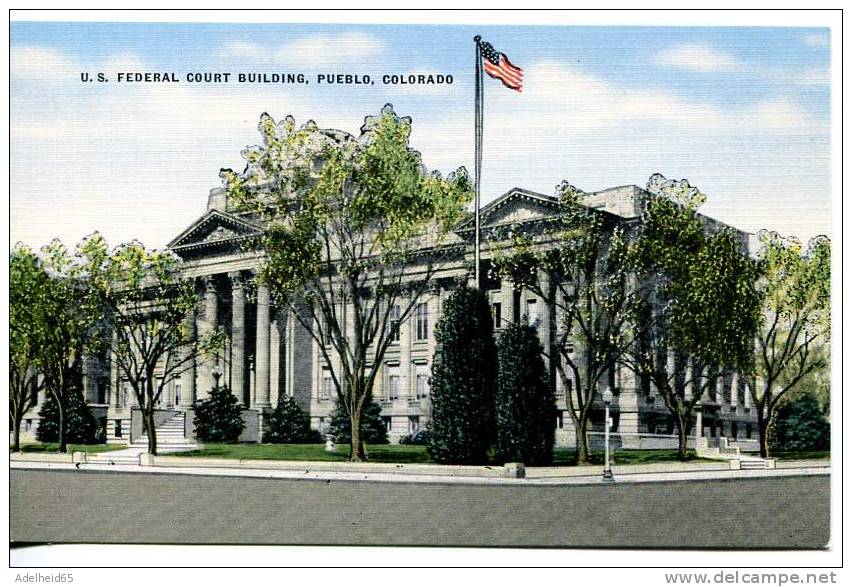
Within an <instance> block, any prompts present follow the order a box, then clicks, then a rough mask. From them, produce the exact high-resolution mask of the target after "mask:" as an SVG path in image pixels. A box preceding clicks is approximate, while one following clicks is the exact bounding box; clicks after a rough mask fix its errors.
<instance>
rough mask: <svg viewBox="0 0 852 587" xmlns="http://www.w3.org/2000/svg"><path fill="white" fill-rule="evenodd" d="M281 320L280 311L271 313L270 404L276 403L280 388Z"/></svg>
mask: <svg viewBox="0 0 852 587" xmlns="http://www.w3.org/2000/svg"><path fill="white" fill-rule="evenodd" d="M280 322H281V315H280V312H278V311H277V310H276V311H275V312H274V313H273V316H272V319H271V320H270V322H269V400H270V404H271V405H278V402H279V401H280V400H279V395H280V394H281V388H280V387H279V382H280V381H281V330H280V328H281V327H280V325H279V323H280Z"/></svg>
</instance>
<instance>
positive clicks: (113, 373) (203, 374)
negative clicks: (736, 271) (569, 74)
mask: <svg viewBox="0 0 852 587" xmlns="http://www.w3.org/2000/svg"><path fill="white" fill-rule="evenodd" d="M647 195H648V193H647V192H645V191H644V190H643V189H641V188H639V187H637V186H622V187H616V188H611V189H606V190H603V191H600V192H596V193H591V194H589V195H588V197H587V200H586V202H587V204H588V205H589V206H590V207H592V208H595V209H598V210H600V211H602V212H603V213H607V214H609V215H611V216H612V217H613V218H614V219H615V220H616V221H617V222H621V223H625V224H630V223H635V222H637V221H638V218H639V216H640V213H641V209H642V202H643V198H645V197H646V196H647ZM557 203H558V200H557V199H556V198H555V197H552V196H546V195H542V194H538V193H534V192H531V191H527V190H524V189H519V188H515V189H512V190H510V191H508V192H507V193H505V194H503V195H501V196H500V197H498V198H496V199H495V200H494V201H492V202H491V203H489V204H488V205H486V206H484V207H483V208H482V210H481V224H482V230H483V233H488V232H489V231H491V230H492V229H494V228H495V227H500V226H503V225H509V224H512V225H515V226H516V227H518V228H519V229H521V230H523V228H524V227H525V226H529V227H531V226H534V225H535V224H536V223H538V222H540V221H542V220H546V219H547V218H548V217H550V216H552V215H553V214H554V213H555V210H556V206H557ZM707 222H708V223H709V224H710V225H715V226H717V227H718V226H721V225H720V224H719V223H717V222H715V221H713V220H710V219H707ZM472 224H473V223H472V220H470V221H468V222H466V223H462V224H461V225H460V226H459V227H458V229H457V230H456V232H455V234H454V235H453V238H455V239H456V240H457V241H458V242H460V243H467V245H468V246H467V247H466V252H465V253H464V254H463V255H461V256H459V257H458V258H457V259H455V260H454V261H450V262H448V263H445V264H444V265H441V266H440V267H439V268H438V270H437V272H436V274H435V276H434V279H433V284H432V287H431V288H430V290H429V292H428V293H427V294H425V295H424V296H423V297H422V299H421V300H420V302H419V304H418V305H417V306H416V307H415V309H414V311H413V312H412V314H411V315H410V317H409V318H408V319H407V320H406V321H405V322H404V323H402V324H401V325H400V329H399V336H398V340H396V341H394V344H392V345H391V347H390V349H389V351H388V352H387V354H386V356H385V359H384V364H383V365H382V366H381V371H380V376H379V377H378V378H377V381H376V387H375V389H374V398H375V399H376V400H377V401H378V402H379V403H380V405H381V408H382V418H383V420H384V422H385V426H386V427H387V430H388V432H389V436H390V438H391V440H392V441H396V440H398V439H399V438H400V437H401V436H403V435H405V434H409V433H413V432H416V431H418V430H421V429H424V428H425V427H427V426H428V424H429V419H430V412H431V404H430V394H429V378H430V372H431V363H432V357H433V354H434V351H435V337H434V332H435V326H436V323H437V321H438V320H439V318H440V316H441V308H442V301H443V300H444V299H445V297H446V296H447V295H448V294H449V293H450V292H451V291H452V289H453V288H454V287H455V286H456V285H457V284H458V283H459V282H463V281H467V280H469V279H470V274H471V267H472V265H473V257H474V251H473V228H472ZM263 230H264V228H263V226H262V225H260V224H258V223H257V222H256V221H254V220H252V219H251V218H250V217H248V216H246V215H243V214H240V213H237V212H236V211H235V210H234V207H233V206H232V205H231V203H230V202H229V201H228V197H227V194H226V193H225V191H224V190H222V189H214V190H212V191H211V192H210V195H209V199H208V204H207V210H206V211H205V212H204V213H203V214H202V215H201V216H200V217H199V218H198V219H197V220H196V221H195V222H193V223H192V224H191V225H190V226H189V227H187V228H186V230H184V231H183V232H181V233H180V234H179V235H178V236H177V237H176V238H174V240H172V242H171V243H169V245H168V248H169V249H170V250H172V251H173V252H174V253H175V254H177V255H178V256H179V257H180V258H181V259H183V261H184V266H185V269H184V270H185V272H186V275H187V276H189V277H192V278H194V279H196V280H197V284H198V288H199V291H200V292H201V297H202V301H201V304H200V305H199V307H198V308H197V309H196V311H195V315H194V316H192V317H191V319H190V320H189V324H190V327H191V328H195V329H197V332H198V334H204V333H207V332H210V331H211V330H212V329H214V328H221V329H224V331H225V332H227V333H228V335H229V343H228V346H227V348H225V349H224V351H223V352H221V353H220V355H219V356H218V357H212V358H209V359H203V360H202V359H199V360H198V361H197V362H196V364H195V365H194V366H193V367H192V368H190V369H188V370H186V371H184V372H183V373H182V374H181V375H180V376H178V377H177V378H175V379H173V380H172V381H169V382H167V385H166V388H165V389H166V391H165V392H164V395H163V397H162V398H161V400H160V405H159V406H158V407H159V408H160V409H161V411H162V414H164V416H162V417H160V421H162V422H164V425H166V424H167V423H168V422H167V421H169V422H170V424H169V425H170V426H171V428H172V429H174V427H175V422H177V428H178V430H181V429H182V430H183V435H184V436H186V437H187V438H190V439H191V438H192V435H193V426H192V413H193V406H194V404H195V402H197V401H199V400H203V399H205V398H206V397H207V396H208V395H209V392H210V390H211V389H212V388H213V387H214V384H215V383H216V382H217V381H218V383H219V384H221V385H227V386H228V387H229V388H230V389H231V390H232V392H233V393H234V395H235V396H236V397H237V398H238V400H239V401H240V403H241V404H242V406H243V407H244V419H245V421H246V424H247V426H246V430H245V432H244V433H243V436H242V440H244V441H249V442H257V441H262V437H263V419H264V417H265V416H266V415H268V413H269V412H270V411H271V410H272V409H273V408H274V407H275V406H276V404H277V403H278V401H279V398H281V397H283V396H291V397H293V398H295V399H296V400H297V402H298V403H299V404H300V405H301V406H302V407H303V408H304V409H305V410H306V411H307V412H308V414H310V418H311V425H312V427H313V428H315V429H317V430H319V431H321V432H324V431H326V430H327V428H328V426H329V421H330V414H331V412H332V410H333V408H334V404H335V398H336V392H335V388H334V384H333V380H332V377H331V373H330V372H329V370H328V368H327V366H326V365H325V363H324V361H323V359H322V355H321V352H320V349H319V348H318V347H317V343H316V342H315V341H314V339H313V338H312V337H311V335H310V333H308V332H307V331H305V329H304V328H303V327H302V326H301V325H300V323H299V322H298V321H297V320H296V319H294V317H293V316H291V315H289V311H288V309H287V308H282V307H276V306H275V305H274V304H273V303H272V302H271V299H270V292H269V290H268V289H267V287H266V286H265V285H258V286H256V287H255V286H254V285H252V284H253V283H254V282H253V280H252V275H253V274H254V273H255V272H257V271H258V269H259V268H260V266H261V264H262V263H263V261H264V258H263V254H262V251H257V250H255V251H252V250H251V249H249V248H247V247H245V246H244V243H245V242H246V241H247V240H249V239H252V238H253V237H256V236H257V235H259V234H261V233H262V231H263ZM740 236H741V238H742V239H743V242H746V241H747V237H748V235H746V234H745V233H740ZM486 241H487V239H486ZM489 256H490V251H489V247H488V245H487V244H485V245H484V248H483V251H482V257H483V260H484V262H485V263H486V264H487V262H488V258H489ZM483 287H485V288H486V289H487V295H488V297H489V300H490V303H491V307H492V311H493V317H494V324H495V328H496V330H497V331H498V332H499V331H500V330H501V329H502V328H504V327H505V326H506V325H507V324H508V323H510V322H518V321H521V320H528V321H529V322H530V323H532V324H536V325H537V326H538V329H539V335H540V338H541V340H542V341H547V340H548V333H549V332H550V329H552V328H558V327H559V325H558V324H555V323H554V322H558V321H556V320H554V319H553V318H552V317H551V316H550V315H549V312H548V311H547V309H546V307H545V304H544V303H543V302H542V300H540V299H538V298H537V297H536V296H535V295H533V294H531V293H530V292H528V291H518V290H516V289H515V288H514V287H513V285H512V284H511V283H510V282H508V281H506V280H503V281H502V282H501V281H497V280H493V279H488V280H485V283H484V285H483ZM575 347H576V348H575ZM571 348H573V351H572V352H576V353H580V354H581V353H582V352H583V349H582V348H581V347H580V345H579V343H578V344H576V345H572V347H571ZM85 371H86V374H85V376H84V389H85V394H86V399H87V401H88V403H89V404H90V405H91V406H92V408H93V409H94V411H95V413H96V416H97V417H98V418H99V419H100V421H101V423H102V425H104V427H105V430H106V436H107V442H110V443H127V442H131V441H136V440H137V439H138V438H139V436H140V435H141V418H139V413H138V409H136V410H135V415H134V404H135V396H134V394H133V392H132V390H131V389H130V386H129V385H128V384H127V383H126V382H125V381H123V380H122V378H121V375H120V374H119V372H118V369H117V368H116V367H115V366H114V364H113V365H112V366H111V365H110V361H109V357H108V356H107V357H102V358H100V360H99V359H97V358H94V357H93V358H89V359H88V360H87V362H86V366H85ZM556 380H557V383H556V396H557V408H558V410H559V411H558V414H559V415H558V416H557V418H556V420H555V422H554V426H555V427H556V430H557V444H560V445H573V443H574V433H573V430H571V429H570V426H571V418H570V416H569V415H568V414H566V413H565V412H564V411H565V410H566V407H567V406H566V401H565V392H566V390H565V389H564V388H563V387H562V383H561V381H559V378H558V377H557V378H556ZM604 384H609V385H611V386H612V388H613V390H614V392H615V398H616V399H615V400H614V404H613V409H614V421H615V424H614V432H615V436H614V438H615V442H616V446H619V445H621V446H623V447H624V448H629V447H634V448H660V447H676V445H677V439H676V436H674V431H673V427H672V423H671V418H670V417H669V415H668V411H667V409H666V407H665V405H664V404H663V402H662V399H661V398H660V397H658V395H657V394H656V393H655V391H654V389H653V387H652V386H650V385H649V384H648V383H647V382H644V384H643V382H642V381H640V380H639V378H637V377H636V376H635V375H633V374H632V373H631V372H630V371H628V370H627V369H619V370H617V372H614V373H611V374H610V377H609V378H608V381H606V382H604V383H603V384H602V385H604ZM747 384H748V382H747V381H745V380H744V379H743V378H740V377H737V376H736V374H727V375H726V376H725V377H724V378H723V379H721V380H719V382H718V384H717V386H716V390H715V393H712V392H711V393H710V394H708V395H706V396H705V397H704V398H703V401H702V403H703V406H704V408H703V412H704V413H703V423H704V433H705V435H707V436H710V437H711V438H713V437H718V436H720V435H724V436H727V437H729V438H731V439H736V440H738V441H740V446H743V444H744V443H754V442H756V436H757V427H756V425H755V421H756V415H755V412H754V410H753V409H752V408H751V405H750V395H749V393H747V389H746V386H747ZM601 391H602V389H601ZM37 412H38V408H36V409H35V410H33V412H32V413H33V414H37ZM33 420H34V418H29V417H28V418H27V419H26V420H25V422H24V426H23V431H24V436H25V437H26V436H27V431H29V432H30V433H32V431H33V430H34V427H35V426H36V425H37V422H34V421H33ZM592 420H593V425H592V433H591V434H592V442H593V444H595V440H596V439H597V438H599V437H600V436H602V434H603V432H602V430H603V425H602V422H603V415H602V409H600V410H596V411H595V412H593V418H592ZM165 436H167V435H164V434H158V437H161V438H163V437H165ZM755 446H756V443H755V444H753V445H752V446H750V447H748V448H754V447H755Z"/></svg>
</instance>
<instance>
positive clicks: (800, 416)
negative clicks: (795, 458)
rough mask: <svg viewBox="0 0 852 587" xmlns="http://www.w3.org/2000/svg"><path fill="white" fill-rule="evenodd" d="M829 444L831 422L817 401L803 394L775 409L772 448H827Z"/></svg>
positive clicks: (807, 394)
mask: <svg viewBox="0 0 852 587" xmlns="http://www.w3.org/2000/svg"><path fill="white" fill-rule="evenodd" d="M830 446H831V425H830V424H829V423H828V420H827V419H826V417H825V415H824V414H823V411H822V409H821V407H820V404H819V401H818V400H817V398H815V397H814V396H813V395H811V394H809V393H806V394H803V395H800V396H799V397H797V398H796V399H794V400H792V401H789V402H787V403H785V404H784V405H783V406H781V408H780V409H779V410H778V415H777V416H776V424H775V432H774V434H773V435H772V448H773V449H774V450H782V451H783V450H826V449H828V448H829V447H830Z"/></svg>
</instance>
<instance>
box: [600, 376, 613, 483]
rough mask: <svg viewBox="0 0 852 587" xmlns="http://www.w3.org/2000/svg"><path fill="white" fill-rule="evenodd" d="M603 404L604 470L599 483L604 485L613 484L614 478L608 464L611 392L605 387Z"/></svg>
mask: <svg viewBox="0 0 852 587" xmlns="http://www.w3.org/2000/svg"><path fill="white" fill-rule="evenodd" d="M603 403H604V469H603V477H601V481H603V482H605V483H614V482H615V477H613V476H612V466H611V465H610V462H609V428H610V426H612V419H611V418H610V417H609V405H610V404H611V403H612V390H611V389H610V388H609V387H607V388H606V389H605V390H604V392H603Z"/></svg>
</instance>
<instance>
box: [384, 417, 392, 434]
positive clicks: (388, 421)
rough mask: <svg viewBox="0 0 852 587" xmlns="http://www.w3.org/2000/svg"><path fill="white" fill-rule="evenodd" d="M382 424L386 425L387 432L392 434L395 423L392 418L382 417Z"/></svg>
mask: <svg viewBox="0 0 852 587" xmlns="http://www.w3.org/2000/svg"><path fill="white" fill-rule="evenodd" d="M382 422H383V423H384V425H385V431H386V432H390V431H391V430H392V429H393V422H392V420H391V417H390V416H382Z"/></svg>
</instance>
